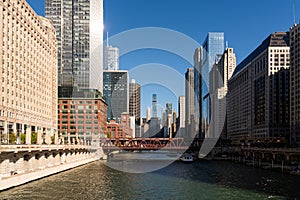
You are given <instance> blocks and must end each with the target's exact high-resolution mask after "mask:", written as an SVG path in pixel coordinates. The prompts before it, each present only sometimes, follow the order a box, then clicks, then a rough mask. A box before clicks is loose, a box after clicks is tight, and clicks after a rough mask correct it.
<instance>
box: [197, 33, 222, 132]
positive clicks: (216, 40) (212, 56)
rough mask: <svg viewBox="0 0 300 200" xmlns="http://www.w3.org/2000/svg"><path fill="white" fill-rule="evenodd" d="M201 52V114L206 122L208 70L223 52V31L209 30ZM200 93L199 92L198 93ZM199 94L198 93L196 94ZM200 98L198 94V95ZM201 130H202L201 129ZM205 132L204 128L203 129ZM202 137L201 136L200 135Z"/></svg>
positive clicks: (207, 112) (208, 117)
mask: <svg viewBox="0 0 300 200" xmlns="http://www.w3.org/2000/svg"><path fill="white" fill-rule="evenodd" d="M202 46H203V53H202V58H201V60H200V66H201V67H200V74H201V75H202V78H201V81H202V79H204V81H205V83H207V85H204V87H202V96H201V98H203V102H202V110H201V111H202V115H203V117H204V118H205V121H207V122H208V123H209V122H210V119H211V108H210V102H211V100H210V96H209V91H208V90H209V87H210V86H209V84H210V83H209V72H210V71H211V69H212V68H213V66H214V64H215V63H216V62H218V61H219V60H220V58H221V56H222V54H223V52H224V33H222V32H209V33H208V34H207V36H206V39H205V41H204V43H203V45H202ZM199 94H200V93H199ZM198 96H199V95H198ZM199 98H200V96H199ZM201 121H202V120H201V119H199V123H198V124H199V129H200V128H201ZM202 132H203V131H202ZM204 132H206V129H205V130H204ZM202 137H203V136H202Z"/></svg>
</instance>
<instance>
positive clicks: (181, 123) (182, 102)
mask: <svg viewBox="0 0 300 200" xmlns="http://www.w3.org/2000/svg"><path fill="white" fill-rule="evenodd" d="M178 109H179V110H178V114H179V128H185V96H180V97H179V98H178Z"/></svg>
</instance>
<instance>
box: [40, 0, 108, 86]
mask: <svg viewBox="0 0 300 200" xmlns="http://www.w3.org/2000/svg"><path fill="white" fill-rule="evenodd" d="M45 4H46V6H45V15H46V17H47V18H48V19H50V20H52V23H53V25H54V27H55V29H56V36H57V40H58V83H59V85H61V86H71V85H75V86H78V87H79V88H92V89H98V90H99V91H102V69H103V64H102V63H103V58H102V57H103V56H102V55H103V0H90V1H87V0H45Z"/></svg>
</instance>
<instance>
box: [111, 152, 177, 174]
mask: <svg viewBox="0 0 300 200" xmlns="http://www.w3.org/2000/svg"><path fill="white" fill-rule="evenodd" d="M112 155H113V156H111V157H110V158H109V159H108V161H107V162H106V164H107V166H109V167H111V168H113V169H116V170H119V171H122V172H130V173H147V172H152V171H156V170H159V169H162V168H164V167H166V166H168V165H170V164H171V163H173V162H175V161H176V160H178V159H179V158H180V156H181V153H177V152H168V151H152V152H122V153H116V154H112Z"/></svg>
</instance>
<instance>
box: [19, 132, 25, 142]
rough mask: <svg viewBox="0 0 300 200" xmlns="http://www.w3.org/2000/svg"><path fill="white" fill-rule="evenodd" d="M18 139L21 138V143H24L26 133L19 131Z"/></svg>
mask: <svg viewBox="0 0 300 200" xmlns="http://www.w3.org/2000/svg"><path fill="white" fill-rule="evenodd" d="M20 139H21V144H25V143H26V134H24V133H21V135H20Z"/></svg>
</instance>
